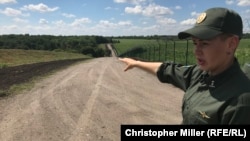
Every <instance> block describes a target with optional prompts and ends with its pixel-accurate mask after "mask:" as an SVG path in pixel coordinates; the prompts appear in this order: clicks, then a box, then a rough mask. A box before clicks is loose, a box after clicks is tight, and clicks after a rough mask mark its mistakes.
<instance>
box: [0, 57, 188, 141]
mask: <svg viewBox="0 0 250 141" xmlns="http://www.w3.org/2000/svg"><path fill="white" fill-rule="evenodd" d="M124 67H125V64H123V63H122V62H120V61H118V59H117V58H116V57H103V58H97V59H92V60H88V61H83V62H81V63H77V64H75V65H72V66H70V67H68V68H66V69H64V70H61V71H58V72H56V73H54V74H52V75H50V76H49V77H47V78H45V79H43V80H41V81H40V82H37V83H36V84H35V86H34V88H32V89H31V90H29V91H26V92H23V93H21V94H18V95H15V96H11V97H7V98H4V99H1V100H0V141H98V140H101V141H118V140H120V125H121V124H179V123H180V122H181V99H182V96H183V92H182V91H181V90H179V89H178V88H175V87H173V86H172V85H169V84H163V83H160V82H159V81H158V80H157V78H156V77H155V76H153V75H151V74H149V73H147V72H143V71H141V70H138V69H133V70H130V71H128V72H123V69H124Z"/></svg>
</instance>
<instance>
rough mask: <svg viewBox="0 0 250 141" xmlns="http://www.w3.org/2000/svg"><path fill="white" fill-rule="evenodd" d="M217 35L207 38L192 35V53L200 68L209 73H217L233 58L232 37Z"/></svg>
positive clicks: (225, 67)
mask: <svg viewBox="0 0 250 141" xmlns="http://www.w3.org/2000/svg"><path fill="white" fill-rule="evenodd" d="M222 36H223V35H218V36H216V37H214V38H212V39H209V40H201V39H198V38H195V37H193V38H192V40H193V43H194V46H195V48H194V54H195V57H196V60H197V64H198V65H199V67H200V69H202V70H204V71H208V72H210V73H211V74H214V75H215V74H218V73H220V72H222V71H224V70H225V69H227V68H228V67H229V65H230V62H231V61H232V58H233V53H234V49H235V48H236V47H233V46H234V45H233V44H232V42H231V41H232V40H231V39H232V37H235V36H231V37H225V38H222ZM232 48H234V49H232Z"/></svg>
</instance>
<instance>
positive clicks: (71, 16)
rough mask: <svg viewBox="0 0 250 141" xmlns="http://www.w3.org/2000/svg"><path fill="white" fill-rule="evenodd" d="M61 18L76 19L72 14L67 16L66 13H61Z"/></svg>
mask: <svg viewBox="0 0 250 141" xmlns="http://www.w3.org/2000/svg"><path fill="white" fill-rule="evenodd" d="M62 16H64V17H66V18H75V17H76V16H75V15H73V14H67V13H62Z"/></svg>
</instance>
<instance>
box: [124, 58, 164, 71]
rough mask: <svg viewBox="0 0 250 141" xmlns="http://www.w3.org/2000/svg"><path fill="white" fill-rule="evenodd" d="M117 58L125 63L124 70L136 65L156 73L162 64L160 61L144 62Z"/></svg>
mask: <svg viewBox="0 0 250 141" xmlns="http://www.w3.org/2000/svg"><path fill="white" fill-rule="evenodd" d="M119 60H120V61H122V62H124V63H125V64H126V65H127V66H126V67H125V69H124V71H127V70H129V69H132V68H134V67H137V68H140V69H142V70H144V71H147V72H149V73H152V74H156V72H157V70H158V68H159V67H160V66H161V64H162V62H144V61H139V60H135V59H132V58H119Z"/></svg>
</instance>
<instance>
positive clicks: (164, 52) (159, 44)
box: [114, 39, 250, 66]
mask: <svg viewBox="0 0 250 141" xmlns="http://www.w3.org/2000/svg"><path fill="white" fill-rule="evenodd" d="M116 40H119V42H120V43H115V44H114V47H115V49H116V50H117V52H118V55H119V54H123V53H125V52H126V51H128V50H131V49H133V48H136V47H141V48H143V51H142V52H140V53H136V54H132V55H128V56H130V57H138V58H142V59H144V60H148V61H173V62H176V63H180V64H185V65H190V64H195V62H196V61H195V58H194V55H193V43H192V42H191V41H186V40H176V41H174V40H147V39H116ZM249 55H250V39H242V40H241V42H240V45H239V47H238V49H237V51H236V57H237V58H238V60H239V62H240V64H241V65H242V66H243V65H244V64H245V63H249V62H250V56H249Z"/></svg>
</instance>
